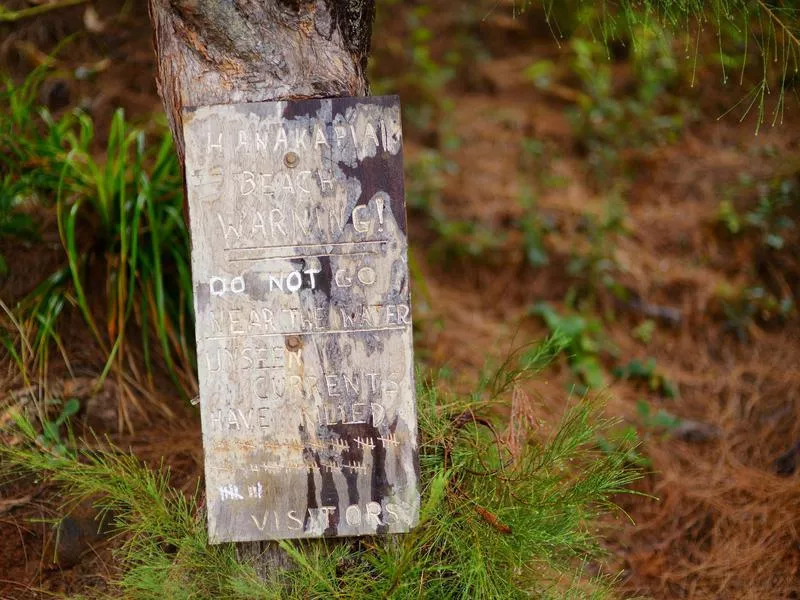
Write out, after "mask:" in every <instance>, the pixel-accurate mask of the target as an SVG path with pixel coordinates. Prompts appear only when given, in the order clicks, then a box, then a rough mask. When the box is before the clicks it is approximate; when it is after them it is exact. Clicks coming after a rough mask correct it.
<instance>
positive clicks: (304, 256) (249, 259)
mask: <svg viewBox="0 0 800 600" xmlns="http://www.w3.org/2000/svg"><path fill="white" fill-rule="evenodd" d="M237 250H238V248H237ZM365 254H378V253H377V252H342V253H339V254H334V253H330V252H329V253H327V254H296V255H294V256H254V257H252V258H229V259H228V262H245V261H252V260H297V259H302V258H322V257H323V256H342V257H346V256H363V255H365Z"/></svg>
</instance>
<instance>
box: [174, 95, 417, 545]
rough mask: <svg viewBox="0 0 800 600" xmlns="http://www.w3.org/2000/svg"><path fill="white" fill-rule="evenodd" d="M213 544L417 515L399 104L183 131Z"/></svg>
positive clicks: (234, 119)
mask: <svg viewBox="0 0 800 600" xmlns="http://www.w3.org/2000/svg"><path fill="white" fill-rule="evenodd" d="M183 122H184V138H185V142H186V180H187V190H188V200H189V216H190V225H191V234H192V282H193V286H194V302H195V314H196V319H195V331H196V335H197V363H198V371H199V383H200V409H201V415H202V426H203V446H204V452H205V473H206V493H207V506H208V530H209V539H210V541H211V543H219V542H230V541H252V540H262V539H284V538H311V537H323V536H325V537H327V536H351V535H375V534H384V533H399V532H405V531H408V530H409V529H410V528H411V527H413V526H414V524H415V523H416V522H417V519H418V513H419V492H418V474H419V460H418V454H417V421H416V405H415V387H414V364H413V354H412V325H411V307H410V303H409V289H408V283H409V281H408V280H409V277H408V260H407V248H408V243H407V235H406V214H405V200H404V196H403V164H402V149H403V140H402V133H401V128H400V105H399V101H398V99H397V98H396V97H372V98H335V99H326V100H303V101H298V102H261V103H254V104H238V105H222V106H205V107H200V108H197V109H192V110H187V111H185V112H184V115H183Z"/></svg>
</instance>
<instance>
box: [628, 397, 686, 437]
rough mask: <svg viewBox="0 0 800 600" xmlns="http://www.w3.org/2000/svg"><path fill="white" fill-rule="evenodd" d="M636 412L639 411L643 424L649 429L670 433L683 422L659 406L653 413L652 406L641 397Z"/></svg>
mask: <svg viewBox="0 0 800 600" xmlns="http://www.w3.org/2000/svg"><path fill="white" fill-rule="evenodd" d="M636 412H637V413H639V418H640V419H641V421H642V425H644V426H645V427H647V428H648V429H659V430H662V431H665V432H667V433H669V432H671V431H675V430H676V429H677V428H678V427H680V426H681V424H682V423H683V421H682V420H681V419H680V418H679V417H676V416H675V415H673V414H672V413H670V412H668V411H666V410H664V409H663V408H659V409H658V411H656V412H655V413H653V409H652V407H651V406H650V404H648V403H647V401H646V400H641V399H640V400H639V401H638V402H637V403H636Z"/></svg>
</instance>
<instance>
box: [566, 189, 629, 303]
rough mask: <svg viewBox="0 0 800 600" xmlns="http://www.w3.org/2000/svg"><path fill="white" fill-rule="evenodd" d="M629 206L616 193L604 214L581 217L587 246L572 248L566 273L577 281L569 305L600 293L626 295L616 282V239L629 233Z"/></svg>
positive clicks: (617, 267) (607, 203) (617, 266)
mask: <svg viewBox="0 0 800 600" xmlns="http://www.w3.org/2000/svg"><path fill="white" fill-rule="evenodd" d="M626 211H627V206H626V205H625V203H624V201H623V200H622V199H621V198H620V197H619V196H617V195H616V194H613V193H612V194H611V195H610V197H609V198H608V200H607V201H606V204H605V210H604V212H603V214H602V215H600V216H599V217H598V216H595V215H593V214H590V213H586V214H584V215H583V216H582V222H581V229H580V231H581V233H583V234H584V235H585V238H586V241H587V244H585V245H583V246H577V245H576V247H575V248H574V249H573V251H572V254H571V256H570V260H569V263H568V264H567V273H569V274H570V275H571V276H573V277H575V278H577V279H578V282H577V284H576V285H575V286H573V288H572V290H571V291H570V296H571V298H570V303H578V302H579V301H581V300H582V299H584V298H588V299H589V300H593V299H594V295H595V294H596V293H597V291H598V290H607V291H610V292H611V293H612V294H614V295H615V296H616V297H618V298H624V297H625V295H626V292H625V290H624V288H622V286H620V285H619V284H618V283H617V280H616V278H615V275H616V273H617V270H618V269H619V265H618V263H617V259H616V237H617V236H619V235H622V234H624V233H626V228H625V215H626Z"/></svg>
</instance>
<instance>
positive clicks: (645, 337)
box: [631, 319, 656, 345]
mask: <svg viewBox="0 0 800 600" xmlns="http://www.w3.org/2000/svg"><path fill="white" fill-rule="evenodd" d="M655 331H656V322H655V321H654V320H653V319H645V320H644V321H642V322H641V323H639V324H638V325H637V326H636V327H635V328H634V329H633V331H632V332H631V335H633V337H635V338H636V339H637V340H639V341H640V342H642V343H643V344H645V345H647V344H649V343H650V342H651V341H652V339H653V334H654V333H655Z"/></svg>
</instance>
